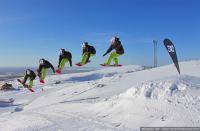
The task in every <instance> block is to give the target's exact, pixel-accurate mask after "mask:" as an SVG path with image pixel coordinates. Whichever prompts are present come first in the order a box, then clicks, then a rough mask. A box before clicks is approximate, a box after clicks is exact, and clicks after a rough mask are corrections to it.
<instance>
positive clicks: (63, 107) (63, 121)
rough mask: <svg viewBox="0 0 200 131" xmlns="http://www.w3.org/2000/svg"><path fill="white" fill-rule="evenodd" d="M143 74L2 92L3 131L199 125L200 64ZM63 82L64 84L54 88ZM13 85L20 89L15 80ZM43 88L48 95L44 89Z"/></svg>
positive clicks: (114, 73) (125, 72)
mask: <svg viewBox="0 0 200 131" xmlns="http://www.w3.org/2000/svg"><path fill="white" fill-rule="evenodd" d="M180 68H181V71H182V74H181V75H178V74H177V71H176V69H175V67H174V66H173V65H168V66H163V67H159V68H155V69H148V70H143V68H142V67H141V66H135V65H133V66H123V67H111V68H104V69H101V70H97V71H91V72H85V73H74V74H67V75H53V76H48V77H47V80H46V84H44V85H42V84H39V83H38V82H36V83H35V86H34V89H35V90H36V92H35V93H31V92H29V91H27V90H26V89H21V90H20V91H19V90H13V91H8V92H1V99H5V98H10V97H13V98H15V102H14V103H13V104H11V105H9V104H7V105H5V104H4V105H3V104H0V130H3V131H6V130H70V131H71V130H72V131H73V130H74V131H76V130H87V131H88V130H89V131H95V130H123V131H124V130H139V128H140V127H141V126H200V96H199V94H200V61H190V62H182V63H180ZM57 81H61V83H60V84H55V83H56V82H57ZM13 85H14V86H15V87H17V86H18V85H17V83H16V81H13ZM41 88H43V89H44V91H42V90H41Z"/></svg>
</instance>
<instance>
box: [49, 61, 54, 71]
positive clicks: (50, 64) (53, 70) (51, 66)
mask: <svg viewBox="0 0 200 131" xmlns="http://www.w3.org/2000/svg"><path fill="white" fill-rule="evenodd" d="M49 64H50V67H51V69H52V70H53V73H55V69H54V67H53V65H52V64H51V63H49Z"/></svg>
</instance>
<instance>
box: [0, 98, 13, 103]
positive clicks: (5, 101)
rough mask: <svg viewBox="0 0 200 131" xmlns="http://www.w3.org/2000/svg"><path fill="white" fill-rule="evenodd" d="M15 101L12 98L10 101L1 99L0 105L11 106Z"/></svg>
mask: <svg viewBox="0 0 200 131" xmlns="http://www.w3.org/2000/svg"><path fill="white" fill-rule="evenodd" d="M14 101H15V99H13V98H10V99H0V103H3V104H9V103H13V102H14Z"/></svg>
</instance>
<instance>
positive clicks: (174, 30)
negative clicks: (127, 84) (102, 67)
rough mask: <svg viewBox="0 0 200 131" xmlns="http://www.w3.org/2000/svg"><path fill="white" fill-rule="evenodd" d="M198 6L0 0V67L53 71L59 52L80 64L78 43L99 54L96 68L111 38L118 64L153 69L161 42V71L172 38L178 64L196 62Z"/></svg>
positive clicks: (142, 0)
mask: <svg viewBox="0 0 200 131" xmlns="http://www.w3.org/2000/svg"><path fill="white" fill-rule="evenodd" d="M199 7H200V2H199V1H198V0H0V67H19V66H23V67H27V66H37V65H38V60H39V59H40V58H46V59H48V60H49V61H51V62H52V63H53V64H54V65H55V66H56V65H57V61H58V54H59V52H58V51H59V49H60V48H66V49H68V50H70V51H71V52H72V54H73V62H74V63H76V62H78V61H80V60H79V59H80V57H81V52H82V48H81V45H82V42H84V41H88V42H89V43H91V44H92V45H94V46H95V47H96V49H97V55H96V56H95V58H94V59H93V60H92V63H91V64H90V65H89V66H97V65H98V64H99V63H103V62H104V60H105V59H106V58H107V57H108V56H107V57H102V54H103V53H104V52H105V51H106V50H107V48H108V46H109V41H110V38H111V37H112V36H115V35H117V36H119V37H120V39H121V41H122V43H123V45H124V48H125V55H124V56H122V57H120V63H122V64H142V65H152V64H153V45H152V40H153V39H156V40H158V41H159V46H158V58H159V59H158V61H159V65H163V64H168V63H171V60H170V58H169V56H168V54H167V52H166V50H165V48H164V46H163V43H162V41H163V39H164V38H170V39H171V40H172V41H173V42H174V44H175V46H176V50H177V54H178V58H179V60H181V61H182V60H188V59H198V58H200V53H199V49H200V44H199V41H200V37H199V34H200V15H199V12H200V8H199Z"/></svg>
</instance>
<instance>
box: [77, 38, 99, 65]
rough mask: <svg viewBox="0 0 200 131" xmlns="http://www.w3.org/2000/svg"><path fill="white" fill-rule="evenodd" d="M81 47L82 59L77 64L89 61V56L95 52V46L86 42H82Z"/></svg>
mask: <svg viewBox="0 0 200 131" xmlns="http://www.w3.org/2000/svg"><path fill="white" fill-rule="evenodd" d="M82 48H83V53H82V59H81V62H80V63H78V64H77V65H79V66H82V65H84V64H87V63H88V62H90V57H91V56H94V55H95V54H96V50H95V48H94V47H93V46H91V45H89V44H88V42H84V43H83V45H82Z"/></svg>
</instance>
